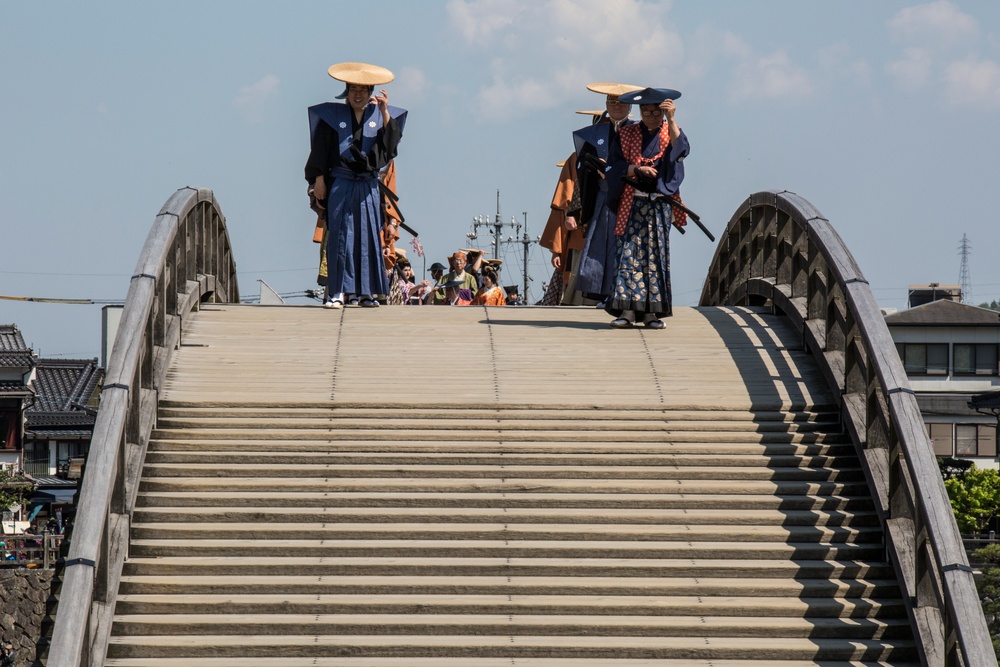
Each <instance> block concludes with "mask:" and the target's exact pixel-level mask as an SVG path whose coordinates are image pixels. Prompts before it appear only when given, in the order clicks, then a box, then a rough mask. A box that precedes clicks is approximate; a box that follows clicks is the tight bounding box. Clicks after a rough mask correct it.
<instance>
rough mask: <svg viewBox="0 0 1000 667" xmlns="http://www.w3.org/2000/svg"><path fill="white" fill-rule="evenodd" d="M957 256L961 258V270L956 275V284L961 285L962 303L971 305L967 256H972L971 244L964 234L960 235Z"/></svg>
mask: <svg viewBox="0 0 1000 667" xmlns="http://www.w3.org/2000/svg"><path fill="white" fill-rule="evenodd" d="M958 254H959V255H960V256H961V257H962V268H961V270H960V271H959V275H958V282H959V284H961V285H962V303H971V302H972V277H971V276H970V275H969V256H970V255H971V254H972V242H971V241H969V237H968V236H966V235H965V234H962V243H961V244H960V245H959V246H958Z"/></svg>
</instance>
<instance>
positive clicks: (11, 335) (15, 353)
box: [0, 324, 31, 368]
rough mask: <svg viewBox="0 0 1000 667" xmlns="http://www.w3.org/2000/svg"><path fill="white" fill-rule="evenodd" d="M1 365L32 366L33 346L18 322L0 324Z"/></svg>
mask: <svg viewBox="0 0 1000 667" xmlns="http://www.w3.org/2000/svg"><path fill="white" fill-rule="evenodd" d="M0 366H8V367H9V366H15V367H18V366H23V367H28V368H30V367H31V348H30V347H28V346H27V345H25V344H24V336H22V335H21V331H20V330H19V329H18V328H17V325H16V324H0Z"/></svg>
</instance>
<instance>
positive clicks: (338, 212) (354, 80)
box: [305, 63, 406, 308]
mask: <svg viewBox="0 0 1000 667" xmlns="http://www.w3.org/2000/svg"><path fill="white" fill-rule="evenodd" d="M330 76H333V77H334V78H337V79H339V80H341V81H344V82H345V83H346V86H347V87H346V89H345V90H344V93H343V94H342V95H340V97H341V98H345V99H346V100H347V103H346V104H344V103H338V102H330V103H325V104H318V105H316V106H312V107H310V108H309V127H310V131H311V150H310V152H309V159H308V160H307V161H306V167H305V176H306V180H307V181H309V183H310V184H312V189H313V194H314V195H315V197H316V200H317V202H318V203H319V205H320V206H321V207H322V208H323V209H325V210H326V224H327V253H326V257H327V281H328V283H327V284H328V289H327V300H326V303H325V305H326V306H327V307H329V308H343V307H344V304H345V303H346V302H347V299H348V298H349V296H350V295H355V296H356V297H357V298H358V304H359V305H361V306H363V307H374V306H378V301H377V300H376V298H375V295H379V294H388V292H389V285H388V280H387V279H386V273H385V264H384V262H383V257H382V256H383V245H382V234H381V232H382V227H383V226H384V224H385V216H384V212H383V208H382V198H381V193H380V191H379V180H378V176H379V171H380V170H382V169H384V168H385V167H386V165H388V164H389V162H390V161H392V159H393V158H394V157H395V156H396V149H397V146H398V145H399V141H400V140H401V139H402V136H403V125H404V124H405V120H406V111H405V110H403V109H399V108H396V107H390V106H389V100H388V94H387V93H386V91H385V90H381V91H379V94H378V95H373V93H374V86H375V83H376V82H381V83H388V82H389V81H392V78H393V77H392V73H391V72H389V70H386V69H384V68H381V67H376V66H374V65H366V64H364V63H341V64H340V65H334V66H333V67H331V68H330Z"/></svg>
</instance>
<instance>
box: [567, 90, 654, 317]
mask: <svg viewBox="0 0 1000 667" xmlns="http://www.w3.org/2000/svg"><path fill="white" fill-rule="evenodd" d="M587 89H588V90H591V91H594V92H597V93H601V94H603V95H605V96H606V97H605V108H606V109H607V113H606V114H604V115H603V116H602V117H601V118H600V119H599V120H597V121H596V122H595V123H594V124H593V125H589V126H587V127H584V128H581V129H579V130H577V131H576V132H574V133H573V143H574V145H575V146H576V155H577V163H578V169H577V172H578V173H579V174H580V184H579V186H580V191H581V192H580V199H581V202H582V204H583V209H582V212H581V223H583V225H584V228H585V229H586V230H587V231H586V238H585V240H584V245H583V251H582V252H581V257H580V265H579V269H578V271H577V275H576V289H577V290H579V291H580V292H582V293H583V296H584V298H586V299H591V300H593V301H597V302H600V303H601V304H603V302H604V301H605V300H606V299H607V297H608V295H610V294H611V289H612V284H613V282H614V274H615V267H616V264H617V255H616V249H615V246H616V240H615V235H614V220H615V212H614V211H613V210H612V209H610V208H608V181H607V180H606V179H605V178H604V174H603V169H604V167H605V166H606V165H607V162H608V157H609V155H610V153H611V147H612V146H613V145H614V144H616V143H617V142H618V133H619V132H620V131H621V128H622V127H625V126H626V125H629V124H631V123H632V122H633V121H630V120H629V117H628V115H629V111H631V109H632V107H631V105H629V104H625V103H622V102H621V101H620V100H619V95H624V94H625V93H629V92H632V91H635V90H640V89H641V88H640V86H632V85H628V84H622V83H608V82H599V83H592V84H590V85H588V86H587Z"/></svg>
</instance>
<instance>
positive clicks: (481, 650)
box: [108, 635, 917, 660]
mask: <svg viewBox="0 0 1000 667" xmlns="http://www.w3.org/2000/svg"><path fill="white" fill-rule="evenodd" d="M199 640H200V641H199V642H198V643H197V644H194V643H193V642H190V641H186V640H184V639H183V638H175V637H170V636H159V635H138V636H127V637H113V638H112V641H111V644H110V646H109V647H108V657H112V658H113V657H118V656H125V655H127V656H135V657H159V656H162V657H169V658H176V657H227V656H234V657H236V656H245V655H247V654H248V653H249V654H251V655H254V654H256V655H258V656H260V657H262V658H265V657H270V656H283V657H284V656H292V657H295V656H297V657H307V656H308V657H312V656H317V657H320V656H329V655H331V654H341V655H351V656H373V657H375V656H378V657H381V656H386V657H396V656H402V655H405V656H419V655H433V656H448V657H464V656H477V657H478V656H492V657H505V658H520V657H522V656H524V657H536V658H537V657H561V658H572V657H577V656H579V657H587V658H590V659H593V658H600V657H603V658H646V659H649V658H657V657H662V658H666V657H670V658H674V659H678V658H681V659H692V660H698V659H702V660H703V659H734V658H738V657H740V656H744V655H746V654H747V653H752V654H754V655H755V656H757V657H758V658H759V659H765V658H769V659H772V660H806V659H814V660H886V659H904V660H914V659H916V658H917V650H916V647H915V646H914V645H913V643H912V642H909V641H905V640H894V641H893V642H883V641H879V640H866V639H857V640H851V641H843V640H839V639H823V638H785V637H780V638H775V637H763V638H762V637H704V636H702V637H594V636H574V637H560V636H545V637H537V636H530V635H529V636H512V635H500V636H490V635H474V636H468V635H457V636H450V635H423V636H401V635H319V636H311V635H303V636H297V635H289V636H275V635H237V636H227V635H202V636H199Z"/></svg>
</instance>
